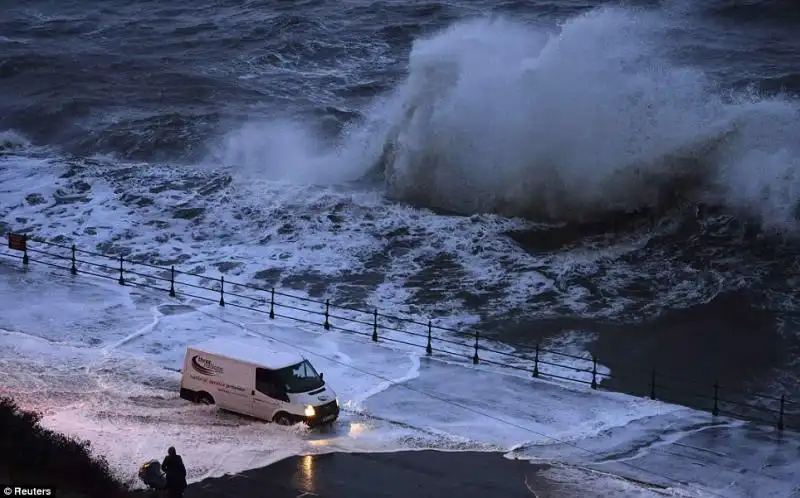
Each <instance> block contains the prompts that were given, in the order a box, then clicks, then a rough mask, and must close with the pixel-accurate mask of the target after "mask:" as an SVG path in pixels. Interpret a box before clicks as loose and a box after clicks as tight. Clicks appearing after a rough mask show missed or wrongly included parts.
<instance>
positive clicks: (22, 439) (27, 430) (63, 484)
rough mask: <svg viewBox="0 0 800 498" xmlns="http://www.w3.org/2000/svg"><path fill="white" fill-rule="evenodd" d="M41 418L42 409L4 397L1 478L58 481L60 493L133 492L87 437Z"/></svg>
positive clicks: (101, 496)
mask: <svg viewBox="0 0 800 498" xmlns="http://www.w3.org/2000/svg"><path fill="white" fill-rule="evenodd" d="M39 420H40V415H39V414H38V413H34V412H30V411H23V410H21V409H20V408H19V407H18V406H17V404H16V403H15V402H14V401H13V400H12V399H10V398H7V397H0V478H2V482H6V483H12V484H22V485H29V486H37V485H39V486H54V487H56V488H57V489H58V493H59V494H58V496H60V497H64V496H71V497H75V498H77V497H86V498H95V497H96V498H123V497H125V498H127V497H129V496H132V493H131V492H130V490H129V488H128V487H127V486H126V485H125V484H123V483H121V482H120V481H118V480H117V478H115V477H114V475H113V474H112V472H111V469H110V468H109V466H108V463H107V462H106V461H105V459H103V458H102V457H96V456H92V454H91V452H90V449H89V442H88V441H80V440H77V439H74V438H70V437H67V436H64V435H63V434H59V433H57V432H54V431H51V430H49V429H46V428H44V427H42V426H41V425H39ZM132 464H133V462H132Z"/></svg>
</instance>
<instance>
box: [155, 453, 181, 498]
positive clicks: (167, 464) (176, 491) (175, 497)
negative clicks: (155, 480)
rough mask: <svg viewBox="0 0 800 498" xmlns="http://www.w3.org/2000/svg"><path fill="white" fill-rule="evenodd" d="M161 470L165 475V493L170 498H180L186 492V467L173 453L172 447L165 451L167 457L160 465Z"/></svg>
mask: <svg viewBox="0 0 800 498" xmlns="http://www.w3.org/2000/svg"><path fill="white" fill-rule="evenodd" d="M161 470H163V471H164V473H165V474H166V475H167V492H168V493H169V497H170V498H182V497H183V492H184V491H185V490H186V487H187V484H186V467H185V466H184V465H183V458H181V456H180V455H178V453H177V452H176V451H175V447H174V446H170V447H169V449H168V450H167V456H166V458H164V462H163V463H162V464H161Z"/></svg>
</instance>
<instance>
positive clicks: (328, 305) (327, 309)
mask: <svg viewBox="0 0 800 498" xmlns="http://www.w3.org/2000/svg"><path fill="white" fill-rule="evenodd" d="M330 311H331V300H330V299H326V300H325V323H324V325H325V330H330V329H331V322H330V321H328V317H329V316H330Z"/></svg>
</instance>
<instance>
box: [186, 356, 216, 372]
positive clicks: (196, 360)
mask: <svg viewBox="0 0 800 498" xmlns="http://www.w3.org/2000/svg"><path fill="white" fill-rule="evenodd" d="M191 365H192V368H193V369H194V371H195V372H197V373H200V374H202V375H208V376H210V377H213V376H215V375H219V374H221V373H222V367H218V366H216V365H214V364H213V363H212V362H211V360H207V359H205V358H202V357H200V356H199V355H195V356H193V357H192V361H191Z"/></svg>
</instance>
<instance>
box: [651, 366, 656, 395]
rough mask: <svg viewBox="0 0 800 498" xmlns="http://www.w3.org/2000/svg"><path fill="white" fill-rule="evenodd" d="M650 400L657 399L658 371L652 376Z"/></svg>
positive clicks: (654, 371) (654, 370)
mask: <svg viewBox="0 0 800 498" xmlns="http://www.w3.org/2000/svg"><path fill="white" fill-rule="evenodd" d="M650 399H656V369H655V367H653V372H652V373H651V374H650Z"/></svg>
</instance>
